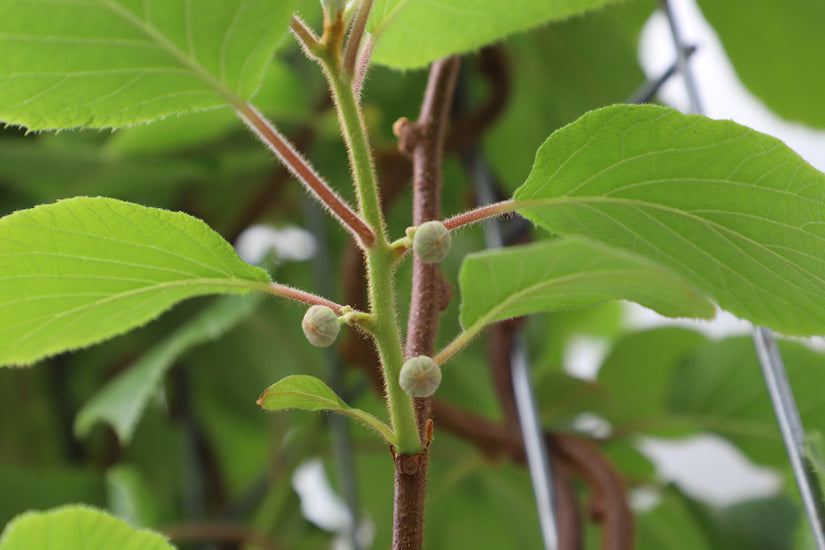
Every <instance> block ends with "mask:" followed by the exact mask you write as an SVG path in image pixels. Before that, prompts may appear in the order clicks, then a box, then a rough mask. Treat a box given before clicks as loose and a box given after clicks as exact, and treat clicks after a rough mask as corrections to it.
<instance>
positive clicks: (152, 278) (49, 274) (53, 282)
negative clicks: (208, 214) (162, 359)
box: [0, 197, 269, 365]
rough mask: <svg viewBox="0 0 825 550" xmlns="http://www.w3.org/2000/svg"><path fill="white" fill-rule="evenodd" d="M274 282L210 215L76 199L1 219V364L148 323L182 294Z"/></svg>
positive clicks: (241, 288)
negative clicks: (243, 257) (243, 255)
mask: <svg viewBox="0 0 825 550" xmlns="http://www.w3.org/2000/svg"><path fill="white" fill-rule="evenodd" d="M268 281H269V275H268V274H267V273H266V272H265V271H264V270H262V269H260V268H257V267H254V266H251V265H249V264H247V263H245V262H243V261H242V260H241V259H240V258H239V257H238V255H237V254H236V253H235V251H234V249H233V248H232V246H231V245H230V244H229V243H227V242H226V241H224V240H223V238H221V237H220V235H218V234H217V233H215V232H214V231H212V230H211V229H210V228H209V227H208V226H207V225H206V224H205V223H203V222H202V221H200V220H198V219H196V218H193V217H191V216H189V215H187V214H183V213H180V212H169V211H166V210H161V209H158V208H148V207H144V206H139V205H136V204H132V203H127V202H122V201H118V200H114V199H106V198H88V197H78V198H74V199H69V200H64V201H60V202H57V203H54V204H49V205H44V206H39V207H36V208H32V209H29V210H21V211H18V212H15V213H13V214H10V215H9V216H6V217H4V218H2V219H0V365H10V364H28V363H31V362H34V361H36V360H38V359H41V358H43V357H46V356H48V355H52V354H55V353H59V352H62V351H67V350H72V349H76V348H79V347H83V346H87V345H90V344H93V343H96V342H99V341H101V340H104V339H106V338H109V337H112V336H115V335H117V334H120V333H122V332H124V331H126V330H128V329H131V328H134V327H136V326H139V325H142V324H143V323H146V322H147V321H149V320H151V319H153V318H154V317H157V316H158V315H160V314H161V313H162V312H163V311H165V310H166V309H168V308H169V307H171V306H172V305H173V304H175V303H176V302H179V301H181V300H184V299H186V298H190V297H193V296H199V295H205V294H223V293H228V294H237V293H245V292H248V291H249V289H250V288H252V287H254V286H255V285H260V284H261V283H266V282H268Z"/></svg>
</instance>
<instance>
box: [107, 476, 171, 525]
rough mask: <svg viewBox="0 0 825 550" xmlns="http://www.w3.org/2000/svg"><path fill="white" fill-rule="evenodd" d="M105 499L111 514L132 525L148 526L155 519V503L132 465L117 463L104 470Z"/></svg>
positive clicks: (144, 481)
mask: <svg viewBox="0 0 825 550" xmlns="http://www.w3.org/2000/svg"><path fill="white" fill-rule="evenodd" d="M106 501H107V508H108V509H109V510H111V512H112V514H114V515H115V516H117V517H118V518H120V519H122V520H123V521H125V522H126V523H128V524H129V525H131V526H132V527H135V528H140V527H148V526H151V525H153V524H154V523H155V521H156V518H157V514H158V510H157V506H156V503H155V502H154V500H153V498H152V495H151V493H150V490H149V487H148V484H147V483H146V480H145V479H144V477H143V474H142V473H141V471H140V470H138V469H137V468H135V466H133V465H128V464H119V465H117V466H113V467H111V468H109V469H108V470H107V471H106Z"/></svg>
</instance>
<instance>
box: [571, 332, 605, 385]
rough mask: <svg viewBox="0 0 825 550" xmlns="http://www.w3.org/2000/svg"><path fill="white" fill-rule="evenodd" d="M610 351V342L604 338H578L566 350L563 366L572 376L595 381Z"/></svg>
mask: <svg viewBox="0 0 825 550" xmlns="http://www.w3.org/2000/svg"><path fill="white" fill-rule="evenodd" d="M609 351H610V342H609V341H608V340H606V339H604V338H595V337H593V336H576V337H574V338H573V339H572V340H571V341H570V343H569V344H567V347H566V348H565V349H564V356H563V357H562V365H563V366H564V370H565V372H567V374H569V375H571V376H575V377H576V378H581V379H583V380H595V379H596V376H597V375H598V373H599V368H600V367H601V365H602V363H603V362H604V359H605V357H607V353H608V352H609Z"/></svg>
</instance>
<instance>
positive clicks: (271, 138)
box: [238, 104, 375, 247]
mask: <svg viewBox="0 0 825 550" xmlns="http://www.w3.org/2000/svg"><path fill="white" fill-rule="evenodd" d="M238 114H239V115H240V117H241V120H243V121H244V122H245V123H246V125H247V126H248V127H249V128H250V129H252V130H253V131H254V132H255V134H256V135H257V136H258V137H259V138H260V139H261V141H263V142H264V143H265V144H266V145H267V147H269V149H270V150H271V151H272V152H273V153H275V156H277V157H278V159H280V161H281V162H282V163H283V164H284V166H286V167H287V169H289V171H290V172H292V174H293V175H294V176H295V177H296V178H297V179H298V181H300V182H301V183H302V184H303V185H304V186H305V187H306V188H307V190H308V191H310V192H311V193H312V195H313V196H315V198H316V199H318V201H319V202H320V203H321V204H322V205H324V206H325V207H326V208H328V209H329V211H330V212H332V214H333V215H334V216H335V217H336V218H337V219H338V220H339V221H340V222H341V224H342V225H343V226H344V227H345V228H347V229H348V230H349V231H350V232H351V233H352V234H353V236H355V238H356V239H357V240H358V242H360V243H362V244H363V245H364V246H367V247H369V246H371V245H372V243H373V241H374V240H375V235H373V232H372V229H370V227H369V225H367V223H366V222H365V221H364V220H362V219H361V217H360V216H358V214H356V213H355V211H354V210H353V209H352V207H350V206H349V205H348V204H347V203H346V202H344V200H343V199H342V198H341V197H339V196H338V194H337V193H335V191H333V190H332V188H330V187H329V185H327V183H326V182H325V181H324V180H323V179H321V177H320V176H319V175H318V174H317V173H316V172H315V170H313V169H312V167H311V166H310V165H309V163H308V162H307V161H306V160H305V159H304V158H303V157H302V156H301V155H300V154H298V152H297V151H296V150H295V149H294V148H293V147H292V145H291V144H290V143H289V142H288V141H287V140H286V138H285V137H284V136H282V135H281V134H280V132H278V130H276V129H275V128H274V127H273V126H272V124H270V123H269V121H268V120H266V118H264V117H263V116H262V115H261V114H260V113H259V112H258V111H257V110H255V108H254V107H252V105H249V104H245V105H244V106H243V107H239V108H238Z"/></svg>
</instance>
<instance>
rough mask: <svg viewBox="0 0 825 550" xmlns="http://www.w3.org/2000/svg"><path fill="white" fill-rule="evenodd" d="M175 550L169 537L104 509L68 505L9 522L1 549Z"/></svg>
mask: <svg viewBox="0 0 825 550" xmlns="http://www.w3.org/2000/svg"><path fill="white" fill-rule="evenodd" d="M35 548H39V549H44V550H45V549H48V548H60V550H87V549H89V548H94V549H95V550H123V549H124V548H140V549H141V550H174V547H173V546H172V545H170V544H169V543H168V542H167V541H166V539H165V538H164V537H163V536H161V535H159V534H157V533H152V532H150V531H138V530H135V529H132V528H131V527H129V525H128V524H127V523H126V522H124V521H121V520H119V519H117V518H114V517H112V516H110V515H108V514H106V513H105V512H101V511H99V510H95V509H92V508H84V507H79V506H67V507H65V508H57V509H55V510H50V511H47V512H29V513H27V514H23V515H21V516H18V517H17V518H16V519H14V521H12V522H11V523H9V524H8V525H7V526H6V529H5V531H3V537H2V540H0V550H34V549H35Z"/></svg>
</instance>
